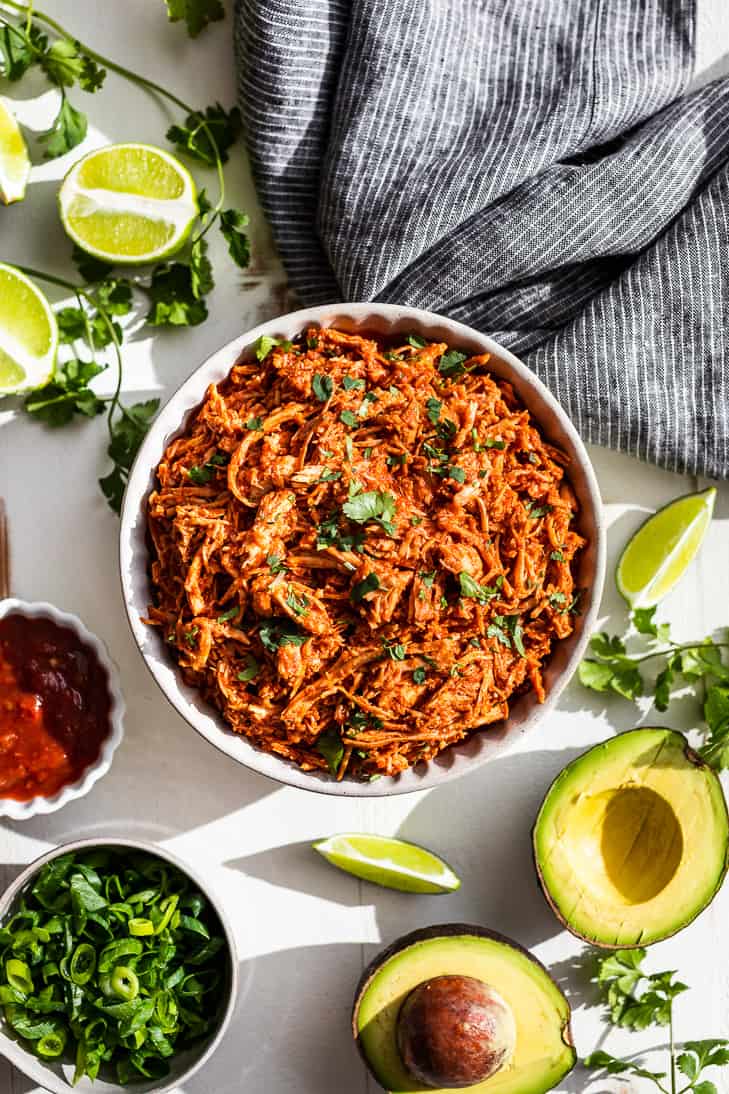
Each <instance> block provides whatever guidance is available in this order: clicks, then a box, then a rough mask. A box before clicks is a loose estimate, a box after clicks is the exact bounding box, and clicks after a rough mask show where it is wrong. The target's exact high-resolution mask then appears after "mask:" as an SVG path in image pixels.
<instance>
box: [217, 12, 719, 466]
mask: <svg viewBox="0 0 729 1094" xmlns="http://www.w3.org/2000/svg"><path fill="white" fill-rule="evenodd" d="M693 39H694V0H671V2H670V3H666V2H665V0H591V2H586V0H239V2H238V7H237V14H236V46H237V57H238V65H239V87H240V104H241V109H242V112H243V116H244V123H245V128H246V134H247V141H248V147H249V151H250V156H251V161H252V165H253V170H254V174H255V178H256V182H257V186H258V191H259V194H260V197H261V201H262V203H263V207H264V210H265V212H266V213H267V215H268V217H269V219H270V222H271V225H272V228H273V232H274V236H275V239H276V243H277V246H278V248H279V252H280V254H281V257H282V259H283V262H284V264H285V266H286V269H287V272H288V275H289V278H290V281H291V284H292V286H293V288H294V289H295V290H296V292H297V293H298V295H299V296H300V297H301V299H302V301H303V302H304V303H306V304H317V303H327V302H333V301H337V300H347V301H360V300H380V301H388V302H397V303H403V304H408V305H412V306H417V307H421V308H427V309H430V310H433V311H437V312H441V313H443V314H445V315H448V316H451V317H453V318H455V319H459V320H461V321H462V322H465V323H468V324H470V325H472V326H474V327H477V328H478V329H480V330H483V331H486V332H488V333H489V334H492V335H493V336H494V337H495V338H496V339H498V340H499V341H500V342H502V343H503V344H504V345H506V346H508V347H510V348H511V349H513V350H514V351H515V352H516V353H518V354H519V355H520V356H521V357H522V358H523V359H524V360H525V361H526V363H527V364H528V365H529V366H530V367H531V368H533V369H534V370H535V371H536V372H537V373H538V374H539V375H540V376H541V377H542V379H544V380H545V381H546V383H547V384H548V385H549V387H550V388H551V389H552V391H553V392H554V393H555V395H556V396H557V398H558V399H559V400H560V402H561V403H562V405H563V406H564V407H565V408H566V410H567V411H568V412H569V413H570V415H571V417H572V418H573V420H574V422H575V423H576V425H577V427H578V429H579V430H580V431H581V433H582V435H583V437H584V438H585V439H586V440H588V441H591V442H594V443H596V444H601V445H608V446H610V447H612V448H616V449H620V450H623V451H628V452H632V453H634V454H635V455H637V456H639V457H641V458H643V459H646V460H651V461H654V462H655V463H658V464H661V465H663V466H664V467H668V468H670V469H672V470H676V471H687V472H693V473H700V474H705V475H708V476H710V477H729V360H728V356H727V354H728V351H729V254H728V245H727V240H728V239H729V80H718V81H715V82H714V83H712V84H709V85H708V86H706V87H704V88H702V89H701V90H699V91H696V92H694V93H692V94H688V95H686V94H684V93H685V90H686V87H687V86H688V83H689V81H690V78H691V74H692V67H693Z"/></svg>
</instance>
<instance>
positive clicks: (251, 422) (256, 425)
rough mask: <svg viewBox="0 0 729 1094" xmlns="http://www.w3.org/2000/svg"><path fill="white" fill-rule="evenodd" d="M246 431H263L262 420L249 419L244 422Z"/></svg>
mask: <svg viewBox="0 0 729 1094" xmlns="http://www.w3.org/2000/svg"><path fill="white" fill-rule="evenodd" d="M246 429H251V430H259V429H263V418H249V419H248V421H247V422H246Z"/></svg>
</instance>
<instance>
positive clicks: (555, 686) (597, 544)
mask: <svg viewBox="0 0 729 1094" xmlns="http://www.w3.org/2000/svg"><path fill="white" fill-rule="evenodd" d="M310 325H313V326H322V327H323V326H334V327H340V328H341V329H343V330H348V331H352V330H366V331H368V332H376V333H378V334H382V335H390V334H393V333H412V334H419V335H422V336H423V337H426V338H429V339H434V340H438V341H444V342H448V343H449V344H450V345H451V346H453V347H455V348H458V349H465V350H468V351H471V352H474V353H490V354H491V355H492V357H491V361H490V362H489V368H490V370H491V371H492V372H493V373H494V375H495V376H498V377H502V378H504V379H506V380H509V381H510V382H511V383H512V384H513V386H514V389H515V391H516V392H517V394H518V395H519V397H520V398H521V400H522V402H523V403H524V405H525V406H526V407H527V408H528V409H529V411H530V412H531V413H532V414H533V416H534V419H535V421H536V422H537V423H538V424H539V426H540V428H541V430H542V432H543V433H544V435H545V436H546V437H547V438H548V439H549V440H550V441H551V442H553V443H554V444H556V445H558V446H559V447H560V448H562V449H563V450H564V451H565V452H566V453H567V454H568V455H569V457H570V460H571V464H570V469H569V477H570V481H571V483H572V486H573V488H574V491H575V494H576V495H577V498H578V501H579V503H580V520H579V528H580V531H581V532H582V533H583V534H584V535H585V536H586V538H587V541H588V545H587V547H586V548H585V550H584V551H582V552H581V554H580V562H579V573H578V575H577V585H578V586H580V587H582V588H584V589H585V590H586V591H585V594H584V596H583V601H582V606H583V611H582V614H581V615H580V616H578V618H577V621H576V626H575V631H574V633H573V634H572V635H571V636H570V637H569V638H567V639H565V640H564V641H562V642H559V643H558V644H557V646H556V648H555V651H554V654H553V656H552V658H551V659H550V661H549V664H548V665H547V667H546V669H545V672H544V682H545V687H546V692H547V699H546V702H545V703H542V704H539V703H538V702H537V700H536V698H535V696H534V694H533V693H529V694H527V695H523V696H521V697H519V698H518V699H517V700H515V702H514V703H513V705H512V708H511V713H510V714H509V717H508V719H506V721H505V722H503V723H501V724H498V725H495V726H491V727H489V728H488V729H487V730H484V731H483V732H481V733H474V734H472V735H471V737H469V738H468V740H466V741H463V742H462V743H460V744H458V745H453V746H452V747H450V748H448V749H446V750H445V751H444V752H442V753H441V754H440V755H439V756H438V757H436V759H435V760H432V761H431V762H430V763H429V764H427V765H424V764H418V765H416V766H415V767H413V768H410V769H409V770H408V771H405V772H403V773H402V774H401V775H398V776H395V777H394V778H382V779H378V780H376V781H375V782H362V783H360V782H356V781H354V780H347V779H344V780H343V781H342V782H337V781H336V780H335V779H334V778H332V777H331V776H329V775H327V774H324V773H318V772H305V771H301V770H299V768H298V767H296V766H295V765H294V764H292V763H290V762H289V761H287V760H284V759H281V758H279V757H277V756H274V755H272V754H269V753H266V752H262V751H260V750H259V749H257V748H255V747H254V746H253V745H252V744H251V743H250V742H249V741H248V740H246V738H245V737H242V736H241V735H240V734H237V733H233V732H232V731H231V730H230V729H228V728H227V726H226V724H225V722H224V721H223V720H222V718H221V717H220V715H219V714H218V713H217V711H215V710H214V709H213V708H212V707H211V706H209V705H208V704H207V703H205V701H204V700H203V699H202V697H201V696H200V695H199V693H198V692H197V691H196V690H195V689H194V688H191V687H188V686H187V685H186V684H185V683H184V682H183V680H182V679H181V677H180V675H179V672H178V671H177V669H176V666H175V663H174V661H173V659H172V657H171V656H170V652H169V650H168V649H167V648H166V647H165V643H164V641H163V639H162V638H161V637H160V635H159V633H158V631H157V629H156V628H152V627H149V626H147V625H145V624H144V623H143V622H142V618H143V617H144V616H145V615H146V613H147V607H148V604H149V602H150V598H151V593H150V584H149V577H148V569H149V551H148V545H147V537H146V519H145V514H146V506H147V498H148V496H149V493H150V491H151V490H152V488H153V483H154V471H155V467H156V466H157V464H158V462H159V460H160V459H161V457H162V455H163V453H164V450H165V448H166V447H167V445H168V443H169V442H170V441H171V440H172V439H173V437H175V436H176V435H177V434H178V433H180V432H181V430H182V429H183V428H184V425H185V422H186V420H187V418H188V415H189V414H190V412H191V411H193V410H195V409H196V408H197V406H198V405H199V404H200V402H201V401H202V399H203V397H204V395H205V390H206V388H207V386H208V384H210V383H214V382H217V381H220V380H222V379H224V377H226V376H227V375H228V373H229V371H230V369H231V367H232V366H233V364H234V363H235V361H236V360H237V359H238V357H240V356H241V354H244V353H246V352H250V351H251V349H252V347H253V345H254V343H255V342H256V341H257V339H258V338H260V336H261V335H264V334H265V335H271V336H273V337H278V338H289V339H290V338H294V337H295V336H296V335H298V334H299V333H300V332H301V331H302V330H303V329H304V328H305V327H307V326H310ZM120 566H121V580H122V588H123V593H124V601H125V604H126V608H127V614H128V616H129V622H130V624H131V628H132V632H133V634H134V637H135V639H136V641H137V644H138V645H139V648H140V650H141V652H142V656H143V657H144V660H145V662H146V664H147V667H148V668H149V669H150V671H151V673H152V675H153V676H154V678H155V680H156V681H157V683H158V684H159V686H160V687H161V689H162V691H163V692H164V694H165V695H166V696H167V698H168V699H169V701H170V702H171V703H172V705H173V706H174V707H175V708H176V710H178V711H179V713H180V714H181V715H182V717H183V718H184V719H185V720H186V721H187V722H189V723H190V725H191V726H193V727H194V728H195V729H196V730H197V731H198V733H200V734H201V735H202V736H203V737H205V738H206V740H208V741H210V743H211V744H214V745H215V747H216V748H219V749H220V750H221V751H222V752H225V753H226V754H227V755H228V756H230V757H232V759H234V760H236V761H237V762H238V763H241V764H243V765H244V766H246V767H249V768H251V769H252V770H253V771H258V772H260V773H261V774H262V775H267V776H269V778H272V779H277V780H278V781H279V782H282V783H289V784H291V785H292V786H298V787H301V788H302V789H304V790H314V791H318V792H319V793H322V794H337V795H343V796H345V797H346V796H351V797H386V796H388V795H390V794H405V793H408V792H410V791H412V790H423V789H425V788H427V787H432V786H437V785H439V784H440V783H443V782H445V781H447V780H450V779H454V778H456V777H457V776H459V775H462V774H464V773H465V772H466V771H470V770H472V769H473V768H475V767H478V766H479V765H480V764H483V763H486V762H487V761H488V760H491V759H493V758H495V757H497V756H500V755H502V754H503V753H504V752H506V751H507V750H509V749H510V748H511V747H512V744H513V742H514V741H516V740H517V739H518V738H519V737H520V736H521V735H522V734H523V733H526V732H527V730H529V729H531V728H532V727H533V726H535V725H536V724H537V722H538V721H539V720H540V719H541V718H543V717H544V715H545V714H546V713H547V712H548V711H549V710H550V709H551V708H552V707H553V706H554V704H555V702H556V699H557V696H558V695H559V693H560V692H561V691H562V688H563V687H564V686H565V684H566V683H567V681H568V680H569V679H570V677H571V676H572V674H573V673H574V671H575V669H576V668H577V665H578V664H579V662H580V660H581V658H582V656H583V654H584V652H585V647H586V645H587V641H588V639H589V636H590V633H591V632H592V630H593V629H594V625H595V620H596V617H597V611H598V608H599V605H600V596H601V594H602V586H603V580H604V575H605V536H604V527H603V522H602V516H601V503H600V494H599V491H598V487H597V481H596V479H595V474H594V471H593V469H592V465H591V463H590V459H589V457H588V455H587V452H586V451H585V447H584V445H583V444H582V441H581V440H580V438H579V436H578V435H577V432H576V431H575V429H574V426H573V425H572V423H571V422H570V420H569V418H568V417H567V415H566V414H565V412H564V411H563V410H562V408H561V407H560V406H559V404H558V403H557V402H556V400H555V399H554V397H553V396H552V395H551V393H550V392H549V391H548V390H547V388H546V387H545V386H544V384H543V383H542V382H541V381H540V380H539V379H538V378H537V377H536V376H535V375H534V373H533V372H531V371H530V370H529V369H528V368H527V367H526V365H524V364H522V362H521V361H519V360H518V358H516V357H515V356H514V354H513V353H510V352H509V351H508V350H505V349H503V348H502V347H501V346H499V345H498V344H497V343H496V342H494V341H493V339H492V338H488V337H487V336H486V335H484V334H479V332H478V331H475V330H473V329H472V328H471V327H466V326H464V325H463V324H462V323H455V322H454V321H453V320H451V319H446V318H444V317H443V316H439V315H434V314H433V313H431V312H426V311H420V310H419V309H416V308H405V307H400V306H398V305H394V304H332V305H329V306H324V307H318V308H307V309H305V310H303V311H298V312H292V313H291V314H290V315H285V316H282V317H281V318H280V319H272V320H271V321H270V322H268V323H263V324H261V325H260V326H258V327H256V328H255V329H254V330H251V331H248V332H247V333H246V334H243V335H241V337H240V338H236V339H235V340H234V341H233V342H230V343H229V344H228V345H227V346H224V347H223V348H222V349H221V350H218V352H217V353H214V354H213V355H212V357H210V358H208V360H207V361H205V362H204V364H202V365H201V366H200V367H199V368H198V369H196V370H195V372H193V373H192V375H191V376H190V377H189V379H188V380H186V381H185V383H184V384H183V385H182V387H181V388H179V390H178V391H177V392H176V393H175V394H174V395H173V396H172V398H171V399H170V401H169V402H168V403H167V405H166V406H165V407H164V408H163V409H162V410H161V411H160V413H159V415H158V416H157V418H156V419H155V421H154V422H153V424H152V428H151V429H150V431H149V433H148V434H147V437H146V438H145V440H144V443H143V445H142V447H141V449H140V451H139V454H138V456H137V459H136V462H135V464H134V466H133V468H132V471H131V474H130V476H129V483H128V485H127V490H126V495H125V498H124V506H123V510H122V519H121V537H120Z"/></svg>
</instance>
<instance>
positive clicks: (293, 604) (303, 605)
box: [286, 586, 309, 615]
mask: <svg viewBox="0 0 729 1094" xmlns="http://www.w3.org/2000/svg"><path fill="white" fill-rule="evenodd" d="M286 606H287V607H289V608H291V611H292V612H293V613H294V615H308V612H309V598H308V596H306V595H305V594H302V595H301V596H297V595H296V593H295V592H294V590H293V589H292V588H291V586H289V588H288V589H287V590H286Z"/></svg>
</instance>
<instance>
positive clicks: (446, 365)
mask: <svg viewBox="0 0 729 1094" xmlns="http://www.w3.org/2000/svg"><path fill="white" fill-rule="evenodd" d="M465 360H467V354H465V353H461V352H460V351H459V350H457V349H449V350H446V352H445V353H444V354H443V356H442V357H441V359H440V362H439V364H438V372H440V374H441V376H447V377H448V379H449V380H456V379H458V377H459V376H463V374H464V372H465V371H466V370H465V368H464V367H463V362H464V361H465Z"/></svg>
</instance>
